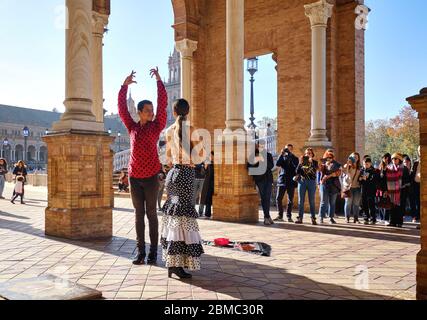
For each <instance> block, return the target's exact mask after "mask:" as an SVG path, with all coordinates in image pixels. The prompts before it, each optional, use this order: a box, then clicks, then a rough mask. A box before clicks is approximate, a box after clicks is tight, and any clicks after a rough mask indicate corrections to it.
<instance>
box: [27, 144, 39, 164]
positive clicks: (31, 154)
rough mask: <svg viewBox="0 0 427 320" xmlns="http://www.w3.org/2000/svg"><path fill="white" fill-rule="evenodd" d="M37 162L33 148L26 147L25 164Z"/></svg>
mask: <svg viewBox="0 0 427 320" xmlns="http://www.w3.org/2000/svg"><path fill="white" fill-rule="evenodd" d="M35 161H37V153H36V147H35V146H28V149H27V162H30V163H31V162H35Z"/></svg>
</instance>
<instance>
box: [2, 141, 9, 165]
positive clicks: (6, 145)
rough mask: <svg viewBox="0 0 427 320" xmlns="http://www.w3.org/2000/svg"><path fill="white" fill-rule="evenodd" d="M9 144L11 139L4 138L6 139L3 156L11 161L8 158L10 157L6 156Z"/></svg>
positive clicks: (7, 160)
mask: <svg viewBox="0 0 427 320" xmlns="http://www.w3.org/2000/svg"><path fill="white" fill-rule="evenodd" d="M8 145H9V140H8V139H7V138H4V140H3V158H5V159H6V162H7V163H9V159H8V158H9V157H7V156H6V150H7V147H8Z"/></svg>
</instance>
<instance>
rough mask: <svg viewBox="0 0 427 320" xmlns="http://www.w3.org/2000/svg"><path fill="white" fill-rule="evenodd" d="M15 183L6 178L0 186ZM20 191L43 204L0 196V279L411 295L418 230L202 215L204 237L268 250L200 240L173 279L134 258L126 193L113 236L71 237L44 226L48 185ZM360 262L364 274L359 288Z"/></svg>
mask: <svg viewBox="0 0 427 320" xmlns="http://www.w3.org/2000/svg"><path fill="white" fill-rule="evenodd" d="M11 191H12V185H11V184H6V190H5V192H6V193H7V192H11ZM26 194H27V196H28V197H29V198H31V199H34V200H32V201H34V202H35V204H37V205H40V206H39V207H29V206H13V205H12V204H10V202H8V201H2V202H1V203H0V206H1V208H2V209H1V211H0V219H2V224H1V225H0V242H1V243H2V251H1V252H0V284H4V283H6V282H9V281H11V280H12V281H13V280H14V279H28V278H31V277H34V276H37V275H47V274H54V275H56V276H60V277H65V278H67V279H69V280H70V281H72V282H74V283H75V282H76V283H78V284H83V285H85V286H88V287H89V288H94V289H96V290H99V291H101V292H102V293H103V297H104V298H105V299H142V300H148V299H157V300H164V299H172V298H175V299H183V300H186V299H214V300H216V299H224V300H225V299H251V298H253V299H275V300H276V299H277V300H284V299H366V300H368V299H415V274H416V264H415V257H416V254H417V252H418V251H419V244H417V243H414V242H413V241H412V240H411V239H419V231H418V230H415V229H413V230H412V229H411V230H404V233H393V232H391V231H390V230H389V229H385V228H384V227H381V226H375V227H372V228H369V229H363V232H364V234H366V237H365V236H364V234H361V232H362V231H361V230H362V229H361V228H360V227H358V226H353V225H349V226H347V225H345V226H344V227H343V228H341V226H342V225H343V222H344V221H343V219H341V218H339V219H338V223H339V225H338V227H340V233H339V234H338V233H336V230H337V229H336V228H333V227H330V226H328V225H325V226H317V227H316V228H312V227H311V226H308V225H307V226H306V225H303V226H301V228H299V227H298V226H294V225H292V229H286V230H284V229H283V226H287V224H286V223H285V224H283V226H281V224H277V226H275V228H265V227H264V226H263V225H262V224H252V225H251V224H244V225H242V224H231V223H230V224H228V223H224V222H217V221H213V220H200V221H199V225H200V229H201V234H202V236H203V238H204V239H213V238H215V237H218V236H219V235H218V230H221V232H220V233H221V234H220V236H224V237H227V238H230V239H232V240H237V241H245V240H251V241H262V242H267V243H269V244H270V245H271V246H272V256H271V257H259V256H256V255H252V254H248V253H244V252H239V251H233V250H228V249H221V248H215V247H206V248H205V254H204V255H203V258H202V270H200V271H197V272H192V274H193V278H192V279H191V280H185V281H183V280H180V279H177V278H172V279H169V278H168V276H167V270H166V268H165V267H164V264H163V262H161V261H160V260H159V265H158V266H147V265H143V266H134V265H132V263H131V258H132V253H133V251H134V250H135V237H136V235H135V229H134V216H133V215H132V214H129V213H128V212H126V211H123V209H129V210H131V209H132V204H131V200H130V199H120V201H117V199H116V207H117V209H121V210H114V212H113V220H114V224H113V227H114V230H113V231H114V237H113V238H112V239H110V240H107V241H105V240H94V241H70V240H64V239H59V238H53V237H46V236H45V235H44V230H43V227H44V206H45V205H46V202H44V201H45V200H46V189H45V188H34V187H32V186H28V188H27V189H26ZM0 201H1V200H0ZM9 204H10V205H9ZM12 215H15V216H17V215H19V216H21V217H24V218H25V219H16V218H13V216H12ZM261 217H262V215H261V213H260V218H261ZM3 221H4V222H3ZM308 228H309V229H308ZM307 230H311V231H309V232H308V231H307ZM317 230H319V232H317ZM386 233H387V234H386ZM384 234H386V235H387V237H393V238H387V237H386V236H384ZM313 243H316V244H319V245H316V247H315V248H314V247H313V246H312V244H313ZM3 248H4V250H3ZM363 270H367V274H368V278H369V283H368V285H367V288H366V289H356V288H355V287H356V284H357V283H358V282H357V280H358V277H359V276H360V275H361V274H362V273H363ZM361 272H362V273H361ZM362 288H363V287H362Z"/></svg>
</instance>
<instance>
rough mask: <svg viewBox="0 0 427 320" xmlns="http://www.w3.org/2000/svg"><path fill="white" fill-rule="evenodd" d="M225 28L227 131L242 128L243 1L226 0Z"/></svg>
mask: <svg viewBox="0 0 427 320" xmlns="http://www.w3.org/2000/svg"><path fill="white" fill-rule="evenodd" d="M226 10H227V12H226V17H227V27H226V42H227V52H226V58H227V73H226V75H227V91H226V94H227V99H226V121H225V124H226V126H227V129H231V130H233V129H240V128H242V129H243V128H244V126H245V121H244V111H243V78H244V77H243V59H244V45H245V34H244V28H245V18H244V17H245V1H244V0H228V1H227V8H226Z"/></svg>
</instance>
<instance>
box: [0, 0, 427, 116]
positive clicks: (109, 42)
mask: <svg viewBox="0 0 427 320" xmlns="http://www.w3.org/2000/svg"><path fill="white" fill-rule="evenodd" d="M64 3H65V1H64V0H42V1H34V0H21V1H16V0H0V44H1V47H0V48H1V49H0V104H9V105H16V106H21V107H30V108H35V109H44V110H52V109H53V108H54V107H56V108H58V109H59V110H61V111H63V110H64V107H63V104H62V102H63V100H64V91H65V90H64V82H65V80H64V78H65V58H64V54H65V53H64V50H65V33H64V30H63V28H62V27H61V26H62V24H61V20H62V15H61V8H63V5H64ZM366 4H367V5H368V6H369V7H370V8H371V9H372V11H371V13H370V16H369V27H368V30H367V31H366V118H367V120H369V119H377V118H385V117H392V116H394V115H395V114H397V112H398V110H399V109H400V108H401V107H402V106H404V105H405V104H406V101H405V98H406V97H408V96H411V95H413V94H415V93H417V92H418V91H419V90H420V88H422V87H425V86H427V59H426V57H427V41H425V36H426V34H427V19H426V12H427V1H425V0H407V1H402V0H369V1H368V0H367V1H366ZM307 23H309V22H308V20H307ZM172 24H173V11H172V5H171V2H170V0H159V1H152V0H120V1H118V0H112V16H111V17H110V24H109V26H108V28H109V29H110V31H109V32H108V34H106V36H105V41H104V43H105V45H104V81H105V82H104V96H105V108H106V109H107V110H108V111H109V113H110V112H116V110H117V107H116V104H117V103H116V96H117V91H118V89H119V87H120V85H121V83H122V81H123V79H124V77H125V76H126V75H127V74H128V73H129V72H130V71H131V70H132V69H134V70H136V71H137V81H138V84H137V85H136V86H134V87H132V95H133V96H134V97H135V100H142V99H152V100H155V98H156V92H155V82H154V80H152V79H151V78H150V77H149V74H148V72H149V69H150V68H151V67H153V66H159V68H160V72H161V74H162V76H164V77H166V76H167V58H168V56H169V53H170V52H171V51H172V50H173V30H172V28H171V25H172ZM274 65H275V63H274V62H273V61H272V59H271V57H270V56H264V57H261V58H260V61H259V72H258V73H257V74H256V82H255V89H256V91H255V108H256V117H257V118H258V119H259V118H261V117H262V116H264V115H266V116H267V115H268V116H269V115H275V114H276V99H277V92H276V85H275V81H276V74H275V70H274ZM245 77H246V78H245V114H246V119H247V118H248V114H249V91H248V89H249V77H248V74H247V72H245ZM272 83H273V84H274V85H272Z"/></svg>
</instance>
